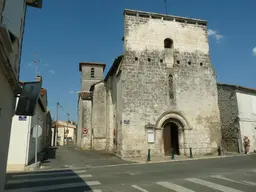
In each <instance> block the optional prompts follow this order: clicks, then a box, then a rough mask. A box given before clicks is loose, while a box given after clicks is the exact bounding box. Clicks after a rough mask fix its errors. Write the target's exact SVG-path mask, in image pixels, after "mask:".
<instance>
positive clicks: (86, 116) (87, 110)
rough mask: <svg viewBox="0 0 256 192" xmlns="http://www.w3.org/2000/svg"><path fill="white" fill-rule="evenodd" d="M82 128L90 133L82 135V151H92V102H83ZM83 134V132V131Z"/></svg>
mask: <svg viewBox="0 0 256 192" xmlns="http://www.w3.org/2000/svg"><path fill="white" fill-rule="evenodd" d="M82 105H83V106H82V111H81V113H82V128H87V129H88V133H87V134H82V133H81V138H82V143H81V148H82V149H91V148H92V145H91V137H92V126H91V122H92V113H91V110H92V102H91V101H90V100H83V101H82ZM81 130H82V129H81ZM81 132H82V131H81Z"/></svg>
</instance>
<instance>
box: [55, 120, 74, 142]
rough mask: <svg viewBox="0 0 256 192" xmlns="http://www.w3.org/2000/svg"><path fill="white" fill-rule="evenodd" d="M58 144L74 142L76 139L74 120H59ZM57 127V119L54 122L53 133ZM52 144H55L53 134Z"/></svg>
mask: <svg viewBox="0 0 256 192" xmlns="http://www.w3.org/2000/svg"><path fill="white" fill-rule="evenodd" d="M57 127H58V137H57V146H63V145H67V144H71V143H72V144H73V143H75V141H76V124H75V123H74V122H72V121H68V122H67V121H60V120H58V126H57ZM55 128H56V121H54V123H53V124H52V133H53V132H54V130H55ZM52 146H54V135H52Z"/></svg>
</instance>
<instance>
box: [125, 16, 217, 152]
mask: <svg viewBox="0 0 256 192" xmlns="http://www.w3.org/2000/svg"><path fill="white" fill-rule="evenodd" d="M166 38H171V39H172V40H173V53H174V65H173V66H171V67H170V65H168V63H167V62H168V61H166V59H165V58H167V57H168V55H166V51H165V48H164V40H165V39H166ZM124 48H125V54H124V60H123V66H122V69H123V71H122V76H121V78H122V95H123V97H122V120H123V122H124V121H125V122H126V124H123V127H122V135H123V143H122V146H123V148H122V156H142V155H146V153H147V149H148V148H149V147H150V148H151V149H152V155H163V154H164V151H163V140H162V130H161V128H162V127H161V126H162V125H161V126H160V127H156V128H157V130H156V131H155V137H156V140H155V144H151V145H149V144H148V143H147V136H146V130H145V125H146V124H148V123H151V124H154V125H157V122H158V121H159V120H160V116H162V115H163V114H164V113H167V114H168V113H169V115H170V114H174V113H177V112H178V113H179V114H181V115H180V116H179V117H180V118H182V119H185V120H186V122H187V125H188V126H187V127H186V130H182V131H181V133H180V134H182V135H183V136H182V138H184V139H182V141H181V142H180V149H182V150H181V153H182V154H186V153H188V149H189V147H192V148H193V151H194V154H195V155H201V154H207V153H213V152H216V150H217V146H218V145H219V143H220V137H221V136H220V119H219V118H220V117H219V108H218V101H217V87H216V78H215V71H214V69H213V67H212V65H211V62H210V58H209V46H208V37H207V27H206V26H203V25H195V24H188V23H179V22H174V21H167V20H161V19H151V18H146V17H139V16H130V15H125V40H124ZM170 74H171V75H173V78H174V99H170V97H169V83H168V76H169V75H170Z"/></svg>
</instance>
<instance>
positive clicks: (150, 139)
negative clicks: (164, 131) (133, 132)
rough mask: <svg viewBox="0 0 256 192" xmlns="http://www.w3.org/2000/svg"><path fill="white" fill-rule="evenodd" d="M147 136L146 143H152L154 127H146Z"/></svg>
mask: <svg viewBox="0 0 256 192" xmlns="http://www.w3.org/2000/svg"><path fill="white" fill-rule="evenodd" d="M147 136H148V143H154V142H155V132H154V129H148V130H147Z"/></svg>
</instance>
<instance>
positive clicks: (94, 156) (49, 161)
mask: <svg viewBox="0 0 256 192" xmlns="http://www.w3.org/2000/svg"><path fill="white" fill-rule="evenodd" d="M47 154H48V155H46V160H45V161H44V162H43V164H42V168H44V169H47V168H50V169H52V168H56V169H57V168H67V167H91V166H102V165H117V164H124V163H128V162H126V161H124V160H122V159H120V158H119V157H117V156H116V155H114V154H111V153H107V152H105V151H93V150H79V149H77V148H76V147H75V146H72V145H70V146H59V147H57V149H56V150H55V149H54V148H49V149H48V150H47Z"/></svg>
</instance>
